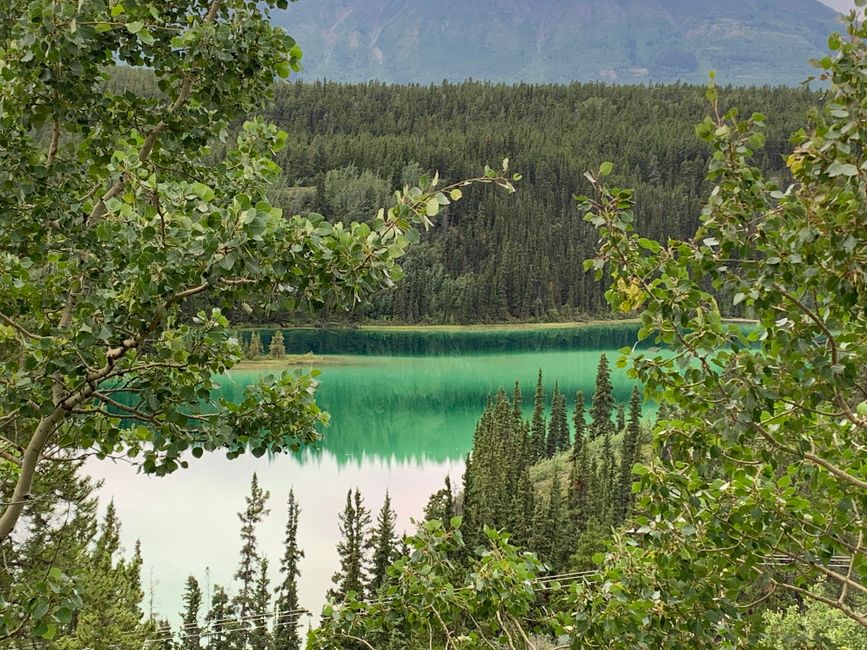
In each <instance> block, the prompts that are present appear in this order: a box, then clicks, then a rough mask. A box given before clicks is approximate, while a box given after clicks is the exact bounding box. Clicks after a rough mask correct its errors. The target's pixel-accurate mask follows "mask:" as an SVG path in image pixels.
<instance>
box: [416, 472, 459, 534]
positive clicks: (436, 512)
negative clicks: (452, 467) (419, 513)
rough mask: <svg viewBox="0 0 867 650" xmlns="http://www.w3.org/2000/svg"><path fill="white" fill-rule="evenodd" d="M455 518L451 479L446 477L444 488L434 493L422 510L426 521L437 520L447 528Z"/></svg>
mask: <svg viewBox="0 0 867 650" xmlns="http://www.w3.org/2000/svg"><path fill="white" fill-rule="evenodd" d="M454 516H455V496H454V494H453V492H452V479H451V477H449V476H448V475H446V481H445V487H443V488H442V489H440V490H437V491H436V492H434V493H433V494H432V495H431V496H430V499H428V502H427V505H426V506H425V508H424V518H425V520H426V521H432V520H434V519H438V520H439V521H441V522H443V526H445V527H446V528H448V526H449V522H450V521H451V520H452V518H453V517H454Z"/></svg>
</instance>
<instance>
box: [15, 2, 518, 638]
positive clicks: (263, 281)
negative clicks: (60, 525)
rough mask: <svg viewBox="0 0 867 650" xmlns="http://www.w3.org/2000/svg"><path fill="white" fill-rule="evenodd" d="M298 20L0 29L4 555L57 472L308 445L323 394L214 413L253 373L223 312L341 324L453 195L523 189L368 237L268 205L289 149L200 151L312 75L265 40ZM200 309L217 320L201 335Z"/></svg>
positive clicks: (25, 623) (177, 462)
mask: <svg viewBox="0 0 867 650" xmlns="http://www.w3.org/2000/svg"><path fill="white" fill-rule="evenodd" d="M285 5H286V2H285V0H270V1H268V2H263V3H251V2H246V1H242V0H211V1H210V2H203V1H202V0H186V1H182V2H172V3H150V4H149V3H139V2H137V3H131V2H130V3H124V2H122V1H120V0H112V1H111V2H109V3H106V2H103V1H101V0H90V1H83V2H82V1H78V0H74V1H73V0H68V1H61V2H57V1H55V0H52V1H49V0H37V1H36V2H32V1H30V0H26V1H25V0H13V1H12V2H11V4H10V3H6V6H5V7H4V9H3V11H2V13H0V76H2V84H0V188H2V191H0V220H2V224H3V226H2V229H0V355H2V363H3V366H4V373H3V376H2V378H0V478H2V494H3V499H2V506H0V544H3V545H4V546H8V545H13V546H14V544H15V541H14V540H13V531H14V530H16V526H17V524H18V522H19V520H20V519H21V518H22V516H25V514H26V513H27V509H28V504H29V503H30V500H31V497H32V495H33V493H34V485H35V484H37V483H38V481H39V478H40V473H41V472H42V468H43V467H44V466H45V463H46V462H54V461H67V460H70V459H72V458H80V457H82V456H83V455H88V454H92V455H95V456H96V457H99V458H105V457H109V456H119V457H122V458H124V459H132V460H133V461H134V462H136V463H138V464H139V465H140V467H141V469H142V470H143V471H144V472H146V473H150V474H156V475H163V474H167V473H170V472H172V471H175V470H176V469H178V468H179V467H186V465H187V460H186V458H188V457H189V455H192V456H193V457H196V458H198V457H200V456H201V455H202V454H203V453H204V452H206V451H215V450H218V449H219V450H224V451H225V452H226V453H227V455H228V456H229V457H230V458H233V457H235V456H238V455H239V454H242V453H245V452H247V451H250V452H252V453H253V454H255V455H257V456H258V455H263V454H265V453H279V452H282V451H286V450H296V449H298V448H300V447H301V446H304V445H307V444H311V443H313V442H315V441H316V440H317V439H318V437H319V434H318V433H317V430H316V427H317V425H320V424H323V423H325V422H326V421H327V416H326V414H324V413H322V412H321V411H320V409H319V408H318V407H317V406H316V404H315V402H314V392H315V388H316V380H315V373H311V374H306V375H302V374H297V375H293V374H289V373H284V374H283V375H281V376H280V377H278V378H269V379H267V380H265V381H263V382H262V383H260V384H258V385H255V386H252V387H250V388H249V389H248V390H247V392H246V394H245V396H244V398H243V399H242V400H241V401H240V402H239V403H229V402H226V401H225V400H218V399H217V398H216V394H215V393H214V390H215V388H216V387H217V386H216V384H215V382H214V379H213V378H214V377H215V376H217V375H219V374H221V373H223V372H225V371H226V370H228V369H229V368H231V367H232V366H234V365H235V364H236V363H237V362H238V361H239V360H240V358H241V355H242V353H241V349H240V346H239V344H238V342H237V341H236V340H234V339H233V338H232V337H230V336H229V333H228V331H227V326H228V322H227V320H226V318H225V317H224V316H223V315H222V313H221V311H220V309H221V308H222V309H225V308H226V307H234V306H237V305H242V306H243V307H244V308H245V309H247V310H250V311H253V310H259V309H262V310H266V309H273V308H280V309H283V310H290V311H291V310H298V309H317V308H319V307H321V306H322V305H325V304H328V305H329V306H330V307H331V308H349V307H351V306H352V305H354V304H355V303H356V302H358V301H360V300H362V299H364V298H365V297H366V296H369V295H370V294H371V293H372V292H375V291H377V290H379V289H381V288H384V287H388V286H391V285H392V284H393V283H394V282H395V281H396V280H397V279H399V278H400V276H401V270H400V267H399V266H398V263H397V261H398V259H399V258H400V257H401V256H402V255H404V253H405V252H406V250H407V247H408V246H409V245H410V244H411V243H412V242H413V241H415V240H416V239H417V232H416V230H415V228H416V227H419V226H423V227H425V228H426V227H428V226H429V225H430V224H431V221H430V219H432V218H433V217H435V216H436V215H437V214H439V213H440V211H441V210H443V209H444V208H445V207H447V206H448V205H450V204H451V203H452V202H453V201H457V200H459V199H460V198H461V196H462V192H461V188H463V187H466V186H468V185H472V184H477V183H482V184H494V185H498V186H500V187H502V188H505V189H506V190H508V191H513V190H514V188H513V186H512V182H511V181H512V180H515V179H516V178H517V177H516V176H515V177H512V178H507V176H506V172H507V166H508V161H506V162H504V164H503V169H502V170H500V171H495V170H492V169H490V168H486V169H485V172H484V174H482V175H480V176H478V177H477V178H471V179H467V180H464V181H460V182H458V183H455V184H453V185H450V186H448V187H445V188H440V187H439V180H438V178H437V177H434V178H432V179H431V178H422V179H421V181H420V183H419V185H418V186H417V187H405V188H404V189H403V190H402V191H399V192H397V193H396V194H395V197H394V204H393V207H391V208H389V209H388V210H380V212H379V213H378V214H376V215H375V216H372V217H371V219H370V221H369V222H368V223H351V224H344V223H334V224H332V223H328V222H326V221H325V220H324V219H323V218H321V217H319V216H317V215H310V216H308V217H307V218H302V217H299V216H294V217H287V216H284V215H283V214H281V211H280V210H278V209H275V208H273V207H272V206H271V205H270V204H269V203H268V201H267V200H266V193H267V190H268V188H269V187H270V186H272V185H273V184H275V183H276V182H277V181H278V180H279V168H278V167H277V165H276V164H275V163H274V161H273V160H272V156H273V155H274V154H275V153H276V152H278V151H279V150H280V149H281V148H282V147H283V145H284V143H285V141H286V139H287V135H286V134H285V133H282V132H280V131H278V130H277V129H276V128H274V127H272V126H269V125H267V124H265V123H264V122H263V121H262V120H261V119H254V120H252V121H250V122H247V123H245V124H244V125H243V127H241V128H240V130H239V133H238V134H237V138H236V140H235V142H234V144H230V145H229V146H228V148H227V151H226V153H225V155H224V156H222V158H220V159H219V160H216V161H215V160H213V157H212V156H209V148H208V145H209V143H211V142H213V141H214V139H215V138H216V139H217V140H220V141H221V142H223V143H225V142H226V141H228V140H229V139H230V136H229V125H230V124H231V123H232V122H233V121H234V120H237V119H239V118H241V117H243V116H245V115H249V114H251V113H252V112H253V111H254V110H256V109H257V108H259V107H260V106H261V102H262V101H263V100H264V99H267V98H268V97H269V95H270V93H271V90H272V87H273V82H274V77H275V76H280V77H286V76H288V74H289V73H290V71H292V70H297V69H298V68H299V62H300V58H301V52H300V50H299V49H298V48H297V46H296V45H295V42H294V41H293V40H292V39H291V38H290V37H289V36H288V35H286V34H285V33H284V32H283V31H282V30H281V29H280V28H276V27H274V26H272V25H271V23H270V21H269V11H270V10H271V8H273V7H275V6H285ZM117 66H133V67H141V66H147V67H148V68H150V69H151V70H153V73H154V75H155V76H156V78H157V79H158V80H159V93H156V94H154V93H151V94H142V95H137V94H135V93H134V92H123V93H122V94H115V93H113V92H111V90H110V89H109V85H108V81H109V73H110V70H111V69H112V68H114V67H117ZM251 297H254V298H251ZM204 299H207V300H208V304H211V305H218V307H216V308H214V309H211V310H208V311H199V312H198V314H197V315H196V316H195V317H194V318H190V317H189V314H190V313H195V312H196V304H201V303H197V302H196V301H201V300H204ZM55 577H56V576H55ZM52 580H54V582H57V583H62V584H63V585H65V586H64V587H63V589H62V591H64V592H66V591H68V590H69V589H72V587H70V586H69V585H66V583H65V582H64V579H63V578H62V577H56V580H55V578H52ZM40 585H41V586H40ZM45 585H46V583H45V581H42V582H40V583H39V585H34V584H18V585H16V586H15V590H14V592H13V593H11V594H7V595H5V597H4V600H3V601H2V608H3V610H2V613H3V616H2V617H0V640H2V639H3V638H6V637H8V636H10V635H13V634H18V633H19V632H21V631H23V630H25V629H28V628H34V629H36V630H38V631H39V633H40V634H42V635H43V636H50V635H52V634H53V633H54V632H53V630H54V629H55V628H56V625H55V624H56V623H58V622H59V621H53V620H52V619H51V618H50V617H51V616H52V614H51V613H50V612H49V611H46V608H43V607H42V605H41V604H40V605H39V606H38V607H37V606H35V605H34V602H35V601H34V599H33V594H34V590H40V589H44V588H45ZM49 586H50V585H49ZM52 589H53V587H52ZM59 589H60V588H58V590H59ZM55 600H56V599H55ZM39 602H41V601H39ZM48 609H49V610H50V609H51V608H48ZM46 617H48V618H46ZM42 619H45V620H42ZM46 621H48V622H47V623H46Z"/></svg>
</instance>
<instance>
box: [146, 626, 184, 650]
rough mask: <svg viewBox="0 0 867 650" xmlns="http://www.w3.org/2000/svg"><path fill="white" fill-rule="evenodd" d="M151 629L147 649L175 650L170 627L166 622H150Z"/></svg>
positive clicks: (172, 632)
mask: <svg viewBox="0 0 867 650" xmlns="http://www.w3.org/2000/svg"><path fill="white" fill-rule="evenodd" d="M150 625H151V627H152V629H153V633H152V637H151V640H150V641H148V643H147V647H148V648H150V649H152V650H176V649H177V646H175V643H174V640H173V639H174V631H173V630H172V625H171V623H169V622H168V621H166V620H163V619H161V620H158V621H150Z"/></svg>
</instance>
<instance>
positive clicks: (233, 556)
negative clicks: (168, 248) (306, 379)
mask: <svg viewBox="0 0 867 650" xmlns="http://www.w3.org/2000/svg"><path fill="white" fill-rule="evenodd" d="M635 332H636V328H635V326H633V325H600V326H586V327H580V328H568V329H538V330H535V329H530V330H527V329H523V330H514V331H509V330H501V329H497V330H492V331H476V330H472V331H466V332H404V331H401V332H380V331H372V332H371V331H344V332H340V331H317V330H301V331H294V330H293V331H287V332H286V333H285V338H286V347H287V352H289V353H295V354H303V353H306V352H310V351H313V352H316V353H317V354H325V355H337V357H338V358H337V359H334V358H333V357H332V356H329V358H328V361H329V362H328V363H325V364H323V365H322V366H320V369H321V371H322V375H321V377H320V379H321V386H320V389H319V392H318V401H319V404H320V405H321V406H322V407H323V408H324V409H325V410H327V411H329V413H330V414H331V418H332V419H331V425H330V426H329V427H328V428H327V429H325V430H324V431H323V435H324V440H323V442H322V444H321V445H320V447H319V449H317V450H307V451H304V452H302V453H301V454H298V455H295V456H291V455H290V456H279V457H276V458H272V459H268V458H261V459H254V458H240V459H236V460H233V461H228V460H226V459H225V458H224V457H223V456H221V455H219V454H214V455H211V456H206V457H205V458H203V459H201V460H196V461H192V462H191V466H190V469H188V470H185V471H181V472H178V473H176V474H175V475H172V476H169V477H166V478H162V479H151V478H147V477H144V476H141V475H138V474H137V473H136V472H135V470H134V468H131V467H128V466H125V465H113V464H111V463H109V462H101V463H98V462H93V463H91V464H90V465H89V466H88V467H89V470H90V472H91V474H93V475H94V476H95V477H97V478H100V479H103V480H104V481H105V483H104V487H103V495H104V496H105V497H112V498H114V500H115V503H116V505H117V507H118V510H119V513H120V515H121V520H122V521H123V525H124V528H123V538H124V540H125V543H126V545H127V547H130V548H131V546H132V544H133V543H134V541H135V540H136V539H138V540H140V541H141V543H142V548H143V552H144V556H145V562H146V565H145V574H144V578H145V585H146V587H147V585H148V583H149V581H150V580H151V577H152V578H153V582H154V585H153V592H154V594H155V608H156V609H157V610H158V611H159V613H160V614H161V615H162V616H165V617H168V618H169V619H170V620H176V618H177V612H179V611H180V609H181V600H180V597H181V592H182V590H183V584H184V581H185V580H186V576H187V575H189V574H190V573H192V574H194V575H196V576H197V577H198V578H199V579H200V581H201V582H202V584H203V585H206V584H208V582H210V584H211V585H213V584H224V585H225V584H229V585H231V576H232V575H233V573H234V571H235V568H236V566H235V565H236V561H237V553H238V548H239V541H238V520H237V517H236V515H235V513H236V512H237V511H238V510H240V509H241V508H242V506H243V502H244V496H245V495H246V494H247V491H248V486H249V481H250V477H251V475H252V473H253V472H254V471H255V472H257V474H258V475H259V479H260V482H261V483H262V484H263V485H264V487H265V488H266V489H268V490H270V491H271V494H272V498H271V501H270V507H271V511H272V514H271V516H270V517H269V518H268V520H267V521H266V522H264V523H263V524H262V526H261V528H260V530H259V539H260V544H261V546H262V549H263V551H264V552H266V553H267V554H268V555H269V556H270V557H271V558H272V569H273V570H274V578H275V579H276V569H277V563H278V561H279V557H280V555H281V549H280V544H281V540H282V529H283V524H284V512H283V505H284V503H285V498H286V495H287V494H288V491H289V489H290V488H292V489H294V490H295V494H296V496H297V497H298V499H299V501H300V503H301V508H302V513H301V524H300V528H299V538H300V543H301V546H302V548H304V550H305V551H306V557H305V559H304V561H303V563H302V566H301V570H302V577H301V581H300V592H301V600H302V605H304V606H305V607H307V608H309V609H311V610H313V611H318V610H319V608H320V607H321V605H322V603H323V602H324V594H325V592H326V590H327V589H328V587H329V586H330V577H331V574H332V573H333V571H334V570H335V568H336V566H337V559H336V551H335V544H336V542H337V539H338V529H337V513H338V511H340V510H341V509H342V507H343V504H344V501H345V498H346V492H347V490H349V489H351V488H355V487H359V488H360V489H361V492H362V494H363V495H364V497H365V500H366V503H367V505H368V507H370V508H371V509H372V510H374V511H375V510H377V509H378V508H379V507H380V505H381V503H382V499H383V498H384V495H385V491H386V490H389V492H390V494H391V496H392V500H393V502H394V507H395V510H396V511H397V513H398V521H399V526H400V529H402V530H407V531H410V530H411V529H412V524H411V519H412V518H419V517H420V516H421V515H422V510H423V507H424V505H425V503H426V502H427V497H428V496H429V495H430V494H431V493H432V492H434V491H435V490H437V489H439V488H440V487H441V486H442V482H443V480H444V478H445V476H446V475H450V476H451V477H452V481H453V482H455V483H460V479H461V473H462V471H463V467H462V465H463V462H462V459H463V457H464V455H465V454H466V453H467V451H468V450H469V448H470V446H471V442H472V435H473V430H474V429H475V425H476V422H477V420H478V418H479V416H480V415H481V412H482V409H483V408H484V405H485V401H486V400H487V398H488V396H489V395H492V394H494V393H495V392H496V391H497V390H498V389H499V388H501V387H504V388H506V389H507V390H509V391H510V392H511V390H512V386H513V385H514V382H515V380H516V379H517V380H519V381H520V382H521V385H522V387H523V392H524V399H525V408H527V409H528V410H529V409H530V408H531V407H532V405H531V404H528V402H531V401H532V393H533V390H534V387H535V383H536V374H537V372H538V370H539V369H540V368H541V369H542V372H543V375H544V378H545V385H546V389H547V393H548V398H549V400H550V395H551V393H552V391H553V388H554V383H555V382H558V383H559V385H560V389H561V390H562V391H563V392H565V394H566V396H567V402H568V407H569V409H570V413H571V410H572V408H574V403H575V393H576V391H577V390H582V391H583V392H584V395H585V398H586V399H587V400H589V399H590V396H591V395H592V393H593V387H594V382H595V375H596V366H597V363H598V361H599V355H600V354H601V353H602V352H606V353H608V355H609V360H610V361H611V365H612V367H613V366H614V362H615V360H616V358H617V356H618V354H617V352H616V351H617V350H618V349H619V348H621V347H624V346H631V345H632V344H633V343H634V341H635ZM263 338H265V339H266V341H267V340H268V339H270V332H263ZM267 372H273V368H272V369H269V370H257V369H249V368H248V369H238V370H235V371H233V372H231V373H230V374H229V375H227V376H225V377H223V378H221V382H222V384H223V390H224V393H225V396H226V397H229V398H232V397H233V396H237V395H240V392H241V391H242V390H243V388H244V386H245V385H246V384H247V383H249V382H251V381H254V380H256V379H258V378H259V377H260V376H261V375H262V374H267ZM612 382H613V384H614V387H615V395H616V398H617V400H618V401H620V402H626V401H627V400H628V398H629V393H630V391H631V388H632V385H631V383H630V381H629V380H628V379H627V378H626V376H625V373H624V372H623V371H620V370H617V369H614V370H613V374H612ZM206 568H207V569H208V571H207V573H206ZM208 576H209V577H208Z"/></svg>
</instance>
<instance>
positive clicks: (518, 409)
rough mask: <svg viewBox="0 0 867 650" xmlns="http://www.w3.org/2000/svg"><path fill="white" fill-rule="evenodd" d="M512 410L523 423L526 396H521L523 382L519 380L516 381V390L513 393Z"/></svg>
mask: <svg viewBox="0 0 867 650" xmlns="http://www.w3.org/2000/svg"><path fill="white" fill-rule="evenodd" d="M512 408H513V409H514V416H515V419H516V420H519V421H522V420H523V419H524V413H523V408H524V396H523V395H522V394H521V382H520V381H518V380H517V379H516V380H515V389H514V391H513V392H512Z"/></svg>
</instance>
